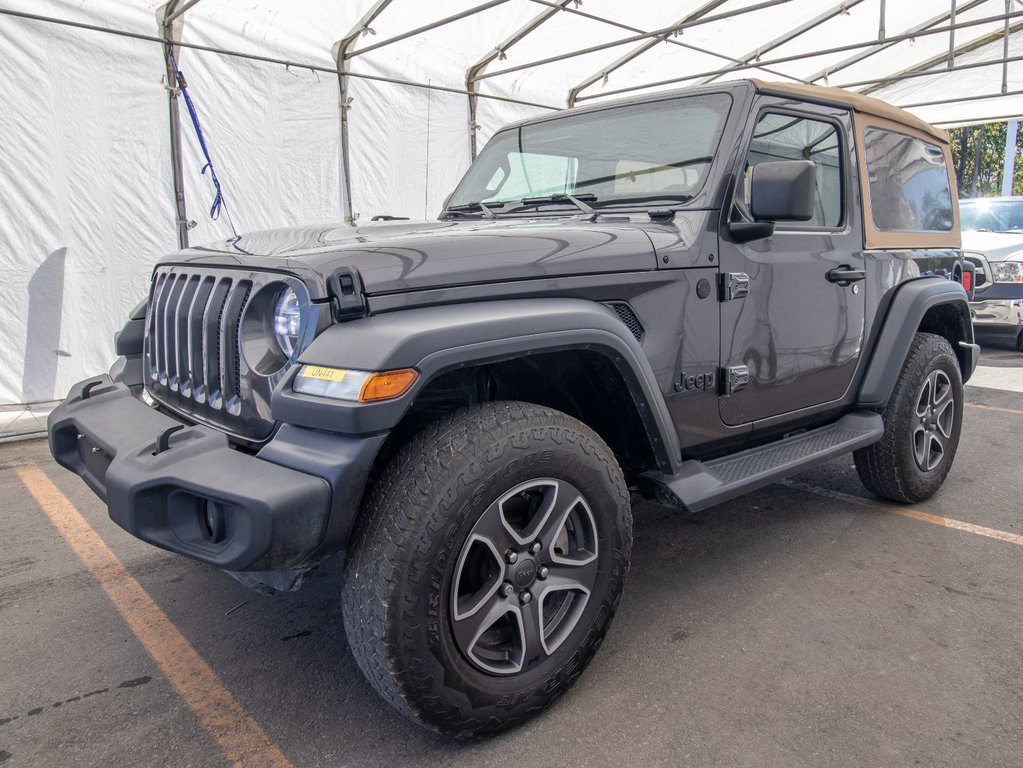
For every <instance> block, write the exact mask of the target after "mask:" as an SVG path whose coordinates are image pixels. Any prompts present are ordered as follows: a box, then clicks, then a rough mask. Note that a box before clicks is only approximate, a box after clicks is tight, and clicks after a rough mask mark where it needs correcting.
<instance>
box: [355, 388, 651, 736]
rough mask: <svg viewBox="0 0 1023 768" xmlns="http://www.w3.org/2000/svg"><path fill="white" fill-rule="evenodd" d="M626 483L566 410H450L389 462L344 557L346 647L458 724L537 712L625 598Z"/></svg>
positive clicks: (418, 702)
mask: <svg viewBox="0 0 1023 768" xmlns="http://www.w3.org/2000/svg"><path fill="white" fill-rule="evenodd" d="M631 535H632V533H631V511H630V506H629V495H628V491H627V488H626V485H625V481H624V478H623V476H622V472H621V469H620V468H619V467H618V464H617V463H616V462H615V459H614V455H613V454H612V453H611V451H610V449H609V448H608V447H607V446H606V445H605V444H604V443H603V441H601V440H600V438H599V437H598V436H597V435H596V434H594V433H593V432H592V431H591V430H590V429H589V428H587V427H586V426H585V425H583V424H581V423H580V422H578V421H576V420H575V419H572V418H570V417H568V416H567V415H565V414H563V413H559V412H557V411H553V410H550V409H548V408H541V407H538V406H533V405H529V404H524V403H512V402H498V403H488V404H485V405H482V406H476V407H472V408H466V409H463V410H460V411H457V412H455V413H453V414H451V415H449V416H447V417H445V418H444V419H442V420H441V421H439V422H437V423H435V424H434V425H432V426H431V427H429V428H427V429H426V430H424V431H423V432H422V433H420V434H419V435H417V436H416V437H415V438H414V439H413V440H412V442H411V443H410V444H409V445H407V446H405V448H403V449H402V450H401V451H400V452H399V454H398V456H397V457H396V458H395V459H394V460H393V461H392V462H391V463H390V465H389V466H388V467H387V469H385V471H384V472H383V474H382V475H381V477H380V478H379V480H378V481H377V484H376V486H375V488H374V491H373V492H372V494H371V496H370V498H369V500H368V502H367V505H366V507H365V509H364V510H363V515H362V518H361V520H360V523H359V528H358V530H357V532H356V534H355V536H354V538H353V543H352V546H351V548H350V552H349V557H348V561H347V563H346V567H345V588H344V618H345V627H346V630H347V633H348V637H349V642H350V644H351V648H352V652H353V654H354V655H355V658H356V660H357V661H358V663H359V666H360V667H361V668H362V670H363V672H364V673H365V674H366V676H367V678H368V679H369V680H370V682H371V683H372V684H373V685H374V687H375V688H376V689H377V691H378V692H379V693H380V694H381V695H382V696H383V697H384V698H385V699H387V700H388V701H389V702H390V703H391V704H393V705H394V706H395V707H397V708H398V709H399V710H400V711H402V712H403V713H405V714H406V715H408V716H410V717H412V718H413V719H415V720H417V721H419V722H420V723H422V724H423V725H426V726H427V727H429V728H432V729H434V730H437V731H440V732H443V733H447V734H449V735H454V736H479V735H485V734H490V733H495V732H497V731H500V730H503V729H505V728H508V727H510V726H512V725H515V724H516V723H519V722H521V721H522V720H524V719H526V718H527V717H530V716H531V715H533V714H536V713H538V712H540V711H542V710H543V709H544V708H545V707H547V706H548V705H550V704H551V703H552V702H553V701H554V700H556V699H557V698H558V697H559V696H560V695H561V694H562V693H564V691H565V690H566V689H567V688H568V687H569V686H570V685H571V684H572V683H573V682H574V681H575V680H576V678H577V677H578V676H579V675H580V674H581V672H582V670H583V669H584V668H585V667H586V665H587V664H588V663H589V661H590V659H591V658H592V656H593V654H594V652H595V651H596V649H597V647H598V646H599V645H600V642H601V640H602V639H603V636H604V634H605V632H606V631H607V628H608V626H609V625H610V621H611V618H612V616H613V615H614V612H615V608H616V607H617V605H618V601H619V599H620V596H621V591H622V586H623V580H624V577H625V573H626V571H627V569H628V562H629V549H630V546H631Z"/></svg>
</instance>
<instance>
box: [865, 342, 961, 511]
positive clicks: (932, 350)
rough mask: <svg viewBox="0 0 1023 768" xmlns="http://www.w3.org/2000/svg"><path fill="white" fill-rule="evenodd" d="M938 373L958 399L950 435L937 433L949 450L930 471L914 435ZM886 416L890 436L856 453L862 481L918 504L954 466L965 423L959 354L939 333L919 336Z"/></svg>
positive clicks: (882, 493) (886, 431) (880, 493)
mask: <svg viewBox="0 0 1023 768" xmlns="http://www.w3.org/2000/svg"><path fill="white" fill-rule="evenodd" d="M936 372H937V376H939V377H942V381H943V382H944V381H945V380H947V382H948V385H949V391H950V395H951V397H952V398H953V403H952V405H951V406H950V408H951V412H952V424H951V426H950V427H949V429H948V432H949V434H948V436H947V437H946V436H945V435H944V434H943V433H941V432H935V433H934V434H937V436H938V437H939V438H940V439H941V441H942V443H943V447H944V450H943V451H942V454H941V457H940V460H937V463H936V464H935V465H934V466H933V467H931V468H930V469H925V468H924V467H923V466H921V464H920V463H919V462H918V459H917V457H916V455H915V448H914V433H915V432H919V427H920V417H919V416H918V413H917V411H918V406H920V400H921V398H922V397H926V392H925V391H924V389H925V385H926V383H927V381H928V378H929V377H931V376H932V374H935V373H936ZM881 415H882V417H883V418H884V428H885V429H884V437H883V438H882V439H881V440H880V441H879V442H876V443H873V444H871V445H868V446H867V447H866V448H861V449H859V450H858V451H856V452H855V453H854V454H853V458H854V460H855V462H856V471H857V473H858V474H859V476H860V480H861V481H862V482H863V485H865V486H866V487H867V490H869V491H871V492H872V493H874V494H876V495H878V496H881V497H882V498H886V499H891V500H893V501H902V502H907V503H915V502H918V501H923V500H924V499H927V498H930V497H931V496H932V495H933V494H934V493H935V492H936V491H937V490H938V489H939V488H940V487H941V484H942V483H943V482H944V481H945V477H946V476H947V475H948V472H949V469H951V467H952V461H953V459H954V458H955V453H956V448H957V447H958V445H959V433H960V430H961V428H962V423H963V381H962V375H961V374H960V371H959V363H958V361H957V360H956V356H955V353H954V352H953V351H952V347H951V346H950V345H949V343H948V341H947V340H946V339H944V338H943V337H941V336H938V335H936V334H933V333H917V334H916V336H914V338H913V343H912V345H911V346H910V349H909V354H908V355H907V356H906V361H905V363H903V366H902V371H901V372H900V373H899V378H898V380H897V381H896V382H895V388H894V390H892V395H891V398H889V400H888V405H887V406H886V407H885V409H884V410H883V411H882V412H881ZM931 423H933V422H931ZM932 429H935V430H937V429H940V427H938V426H934V427H932ZM925 463H926V462H925Z"/></svg>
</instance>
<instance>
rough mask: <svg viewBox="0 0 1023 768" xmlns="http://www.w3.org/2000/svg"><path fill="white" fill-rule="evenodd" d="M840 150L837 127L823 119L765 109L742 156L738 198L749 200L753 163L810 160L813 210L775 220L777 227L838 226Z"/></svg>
mask: <svg viewBox="0 0 1023 768" xmlns="http://www.w3.org/2000/svg"><path fill="white" fill-rule="evenodd" d="M841 158H842V153H841V140H840V138H839V132H838V129H837V128H836V127H835V125H834V124H833V123H829V122H827V121H825V120H812V119H810V118H805V117H796V116H795V115H786V114H781V113H776V112H768V113H767V114H765V115H764V116H763V117H761V118H760V120H758V121H757V127H756V129H755V130H754V132H753V141H752V142H751V143H750V148H749V154H747V156H746V170H745V179H744V184H743V190H742V195H743V197H742V199H743V202H745V203H746V205H749V201H750V183H749V182H750V176H751V173H752V170H753V168H754V166H757V165H759V164H760V163H770V162H777V161H779V160H813V161H814V163H816V164H817V189H816V194H815V196H814V214H813V218H812V219H810V220H809V221H786V222H779V226H778V228H779V229H822V228H833V227H840V226H842V220H843V216H842V186H843V185H842V159H841Z"/></svg>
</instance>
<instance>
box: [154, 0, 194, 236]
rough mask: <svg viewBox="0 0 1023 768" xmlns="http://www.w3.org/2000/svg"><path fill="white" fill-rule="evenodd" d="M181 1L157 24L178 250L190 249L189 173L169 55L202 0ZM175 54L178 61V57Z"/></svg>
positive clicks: (161, 15) (173, 0)
mask: <svg viewBox="0 0 1023 768" xmlns="http://www.w3.org/2000/svg"><path fill="white" fill-rule="evenodd" d="M178 1H179V0H170V2H169V3H167V4H166V5H164V6H162V7H160V8H159V9H158V10H157V12H156V18H157V24H158V26H159V28H160V33H161V35H162V36H163V66H164V72H165V73H166V88H167V122H168V126H169V128H170V154H171V180H172V184H173V187H174V217H175V223H176V225H177V231H178V248H180V249H185V248H187V247H188V209H187V207H186V205H185V172H184V161H183V159H182V153H181V113H180V111H179V109H178V84H177V81H176V80H175V77H174V68H173V67H172V66H171V64H170V57H169V54H170V53H171V52H172V51H173V50H174V48H175V47H176V46H175V41H178V40H180V39H181V30H182V27H183V26H184V19H183V18H182V16H183V14H184V13H185V11H187V10H188V8H190V7H191V6H192V5H195V3H196V2H198V0H193V2H191V3H188V4H187V5H186V6H183V7H180V8H178V7H177V5H178ZM176 53H177V52H176V51H175V58H177V56H176Z"/></svg>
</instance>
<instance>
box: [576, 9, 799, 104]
mask: <svg viewBox="0 0 1023 768" xmlns="http://www.w3.org/2000/svg"><path fill="white" fill-rule="evenodd" d="M565 11H567V12H568V13H571V14H574V15H576V16H580V17H582V18H584V19H590V20H591V21H596V22H599V23H600V24H606V25H608V26H611V27H615V28H616V29H623V30H625V31H626V32H633V33H635V34H638V35H645V36H646V37H648V38H650V39H652V40H654V41H655V42H663V43H667V44H668V45H674V46H677V47H679V48H685V49H686V50H689V51H696V52H697V53H702V54H703V55H704V56H712V57H714V58H717V59H724V60H725V61H728V62H731V63H732V64H740V63H741V62H740V61H739V59H736V58H733V57H731V56H729V55H728V54H725V53H721V52H720V51H712V50H710V49H708V48H703V47H701V46H699V45H693V44H692V43H687V42H684V41H683V40H681V39H679V38H676V37H675V36H674V34H671V35H662V34H658V33H657V32H648V31H646V30H642V29H640V28H639V27H633V26H630V25H629V24H622V23H621V22H619V21H612V20H611V19H605V18H604V17H603V16H597V15H595V14H592V13H587V12H586V11H581V10H579V9H578V8H565ZM680 37H681V33H680ZM765 71H767V72H770V73H771V74H772V75H777V76H778V77H782V78H785V79H786V80H789V79H791V78H790V77H789V76H788V75H786V74H785V73H784V72H776V71H774V70H772V69H766V68H765ZM603 75H604V70H601V72H600V75H598V76H597V79H601V78H602V77H603ZM575 98H578V94H576V97H575ZM575 98H573V97H572V93H571V91H570V92H569V101H568V106H569V108H571V107H574V106H575Z"/></svg>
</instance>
